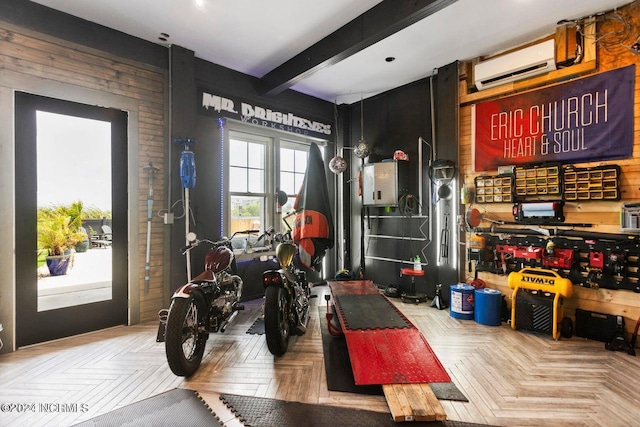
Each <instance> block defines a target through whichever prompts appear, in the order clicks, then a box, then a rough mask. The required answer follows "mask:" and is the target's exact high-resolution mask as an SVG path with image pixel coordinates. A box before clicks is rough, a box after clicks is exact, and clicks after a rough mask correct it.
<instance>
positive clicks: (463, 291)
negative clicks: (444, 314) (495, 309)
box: [449, 283, 475, 320]
mask: <svg viewBox="0 0 640 427" xmlns="http://www.w3.org/2000/svg"><path fill="white" fill-rule="evenodd" d="M474 291H475V288H474V287H473V286H469V285H465V284H462V283H458V284H457V285H452V286H451V299H450V300H449V301H450V303H449V314H450V315H451V317H455V318H456V319H464V320H473V307H474V304H475V303H474Z"/></svg>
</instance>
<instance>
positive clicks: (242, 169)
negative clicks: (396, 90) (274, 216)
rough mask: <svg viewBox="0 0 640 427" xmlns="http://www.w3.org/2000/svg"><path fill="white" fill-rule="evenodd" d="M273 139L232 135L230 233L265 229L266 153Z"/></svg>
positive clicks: (238, 134) (230, 143) (230, 139)
mask: <svg viewBox="0 0 640 427" xmlns="http://www.w3.org/2000/svg"><path fill="white" fill-rule="evenodd" d="M270 142H271V141H270V139H268V138H259V137H256V136H255V135H248V134H240V133H236V132H233V133H232V134H231V135H230V136H229V192H230V194H231V200H230V203H229V206H230V208H231V212H230V214H231V215H230V222H229V225H230V230H229V231H230V232H231V234H233V233H235V232H236V231H240V230H261V229H264V224H265V217H266V212H265V206H266V197H267V195H266V192H265V188H266V182H265V177H266V172H267V171H266V167H267V162H266V153H267V148H268V147H269V145H270Z"/></svg>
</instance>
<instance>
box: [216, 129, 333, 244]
mask: <svg viewBox="0 0 640 427" xmlns="http://www.w3.org/2000/svg"><path fill="white" fill-rule="evenodd" d="M309 144H310V140H308V139H306V138H300V140H296V137H295V136H294V135H292V136H291V137H289V136H287V137H286V139H285V138H283V137H281V136H280V133H277V132H268V131H264V132H262V131H259V130H256V131H255V133H254V131H253V129H251V131H250V132H240V131H236V130H230V131H229V163H228V164H229V166H228V168H229V169H228V171H229V174H228V176H229V199H228V205H227V206H228V209H227V212H228V215H229V221H228V222H227V227H228V235H229V236H231V235H232V234H233V233H234V232H236V231H241V230H260V231H264V230H265V229H266V228H269V227H270V226H272V225H273V226H274V227H275V229H276V230H282V231H286V226H285V225H284V224H282V223H280V219H279V218H278V216H279V212H281V213H282V216H284V214H286V213H288V212H290V211H291V210H292V209H293V203H294V201H295V197H296V195H297V193H298V191H299V190H300V186H301V185H302V181H303V180H304V174H305V172H306V169H307V157H308V152H309ZM321 149H322V148H321ZM277 190H282V191H284V192H286V193H287V195H288V196H289V200H288V202H287V204H286V205H285V206H282V207H281V209H280V210H278V209H277V198H276V191H277ZM288 222H289V225H291V226H293V221H292V218H290V219H288Z"/></svg>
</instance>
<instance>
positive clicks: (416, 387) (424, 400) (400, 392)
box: [382, 384, 447, 422]
mask: <svg viewBox="0 0 640 427" xmlns="http://www.w3.org/2000/svg"><path fill="white" fill-rule="evenodd" d="M382 390H383V391H384V397H385V398H386V399H387V404H388V405H389V410H390V411H391V417H392V418H393V420H394V421H396V422H402V421H445V420H446V419H447V414H446V413H445V412H444V408H443V407H442V405H441V404H440V401H439V400H438V399H437V398H436V396H435V394H433V391H432V390H431V387H429V384H384V385H383V386H382Z"/></svg>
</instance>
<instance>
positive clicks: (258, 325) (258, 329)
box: [247, 317, 264, 335]
mask: <svg viewBox="0 0 640 427" xmlns="http://www.w3.org/2000/svg"><path fill="white" fill-rule="evenodd" d="M247 333H248V334H253V335H264V319H263V318H262V317H258V318H257V319H256V321H255V322H253V325H251V327H250V328H249V330H247Z"/></svg>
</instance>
